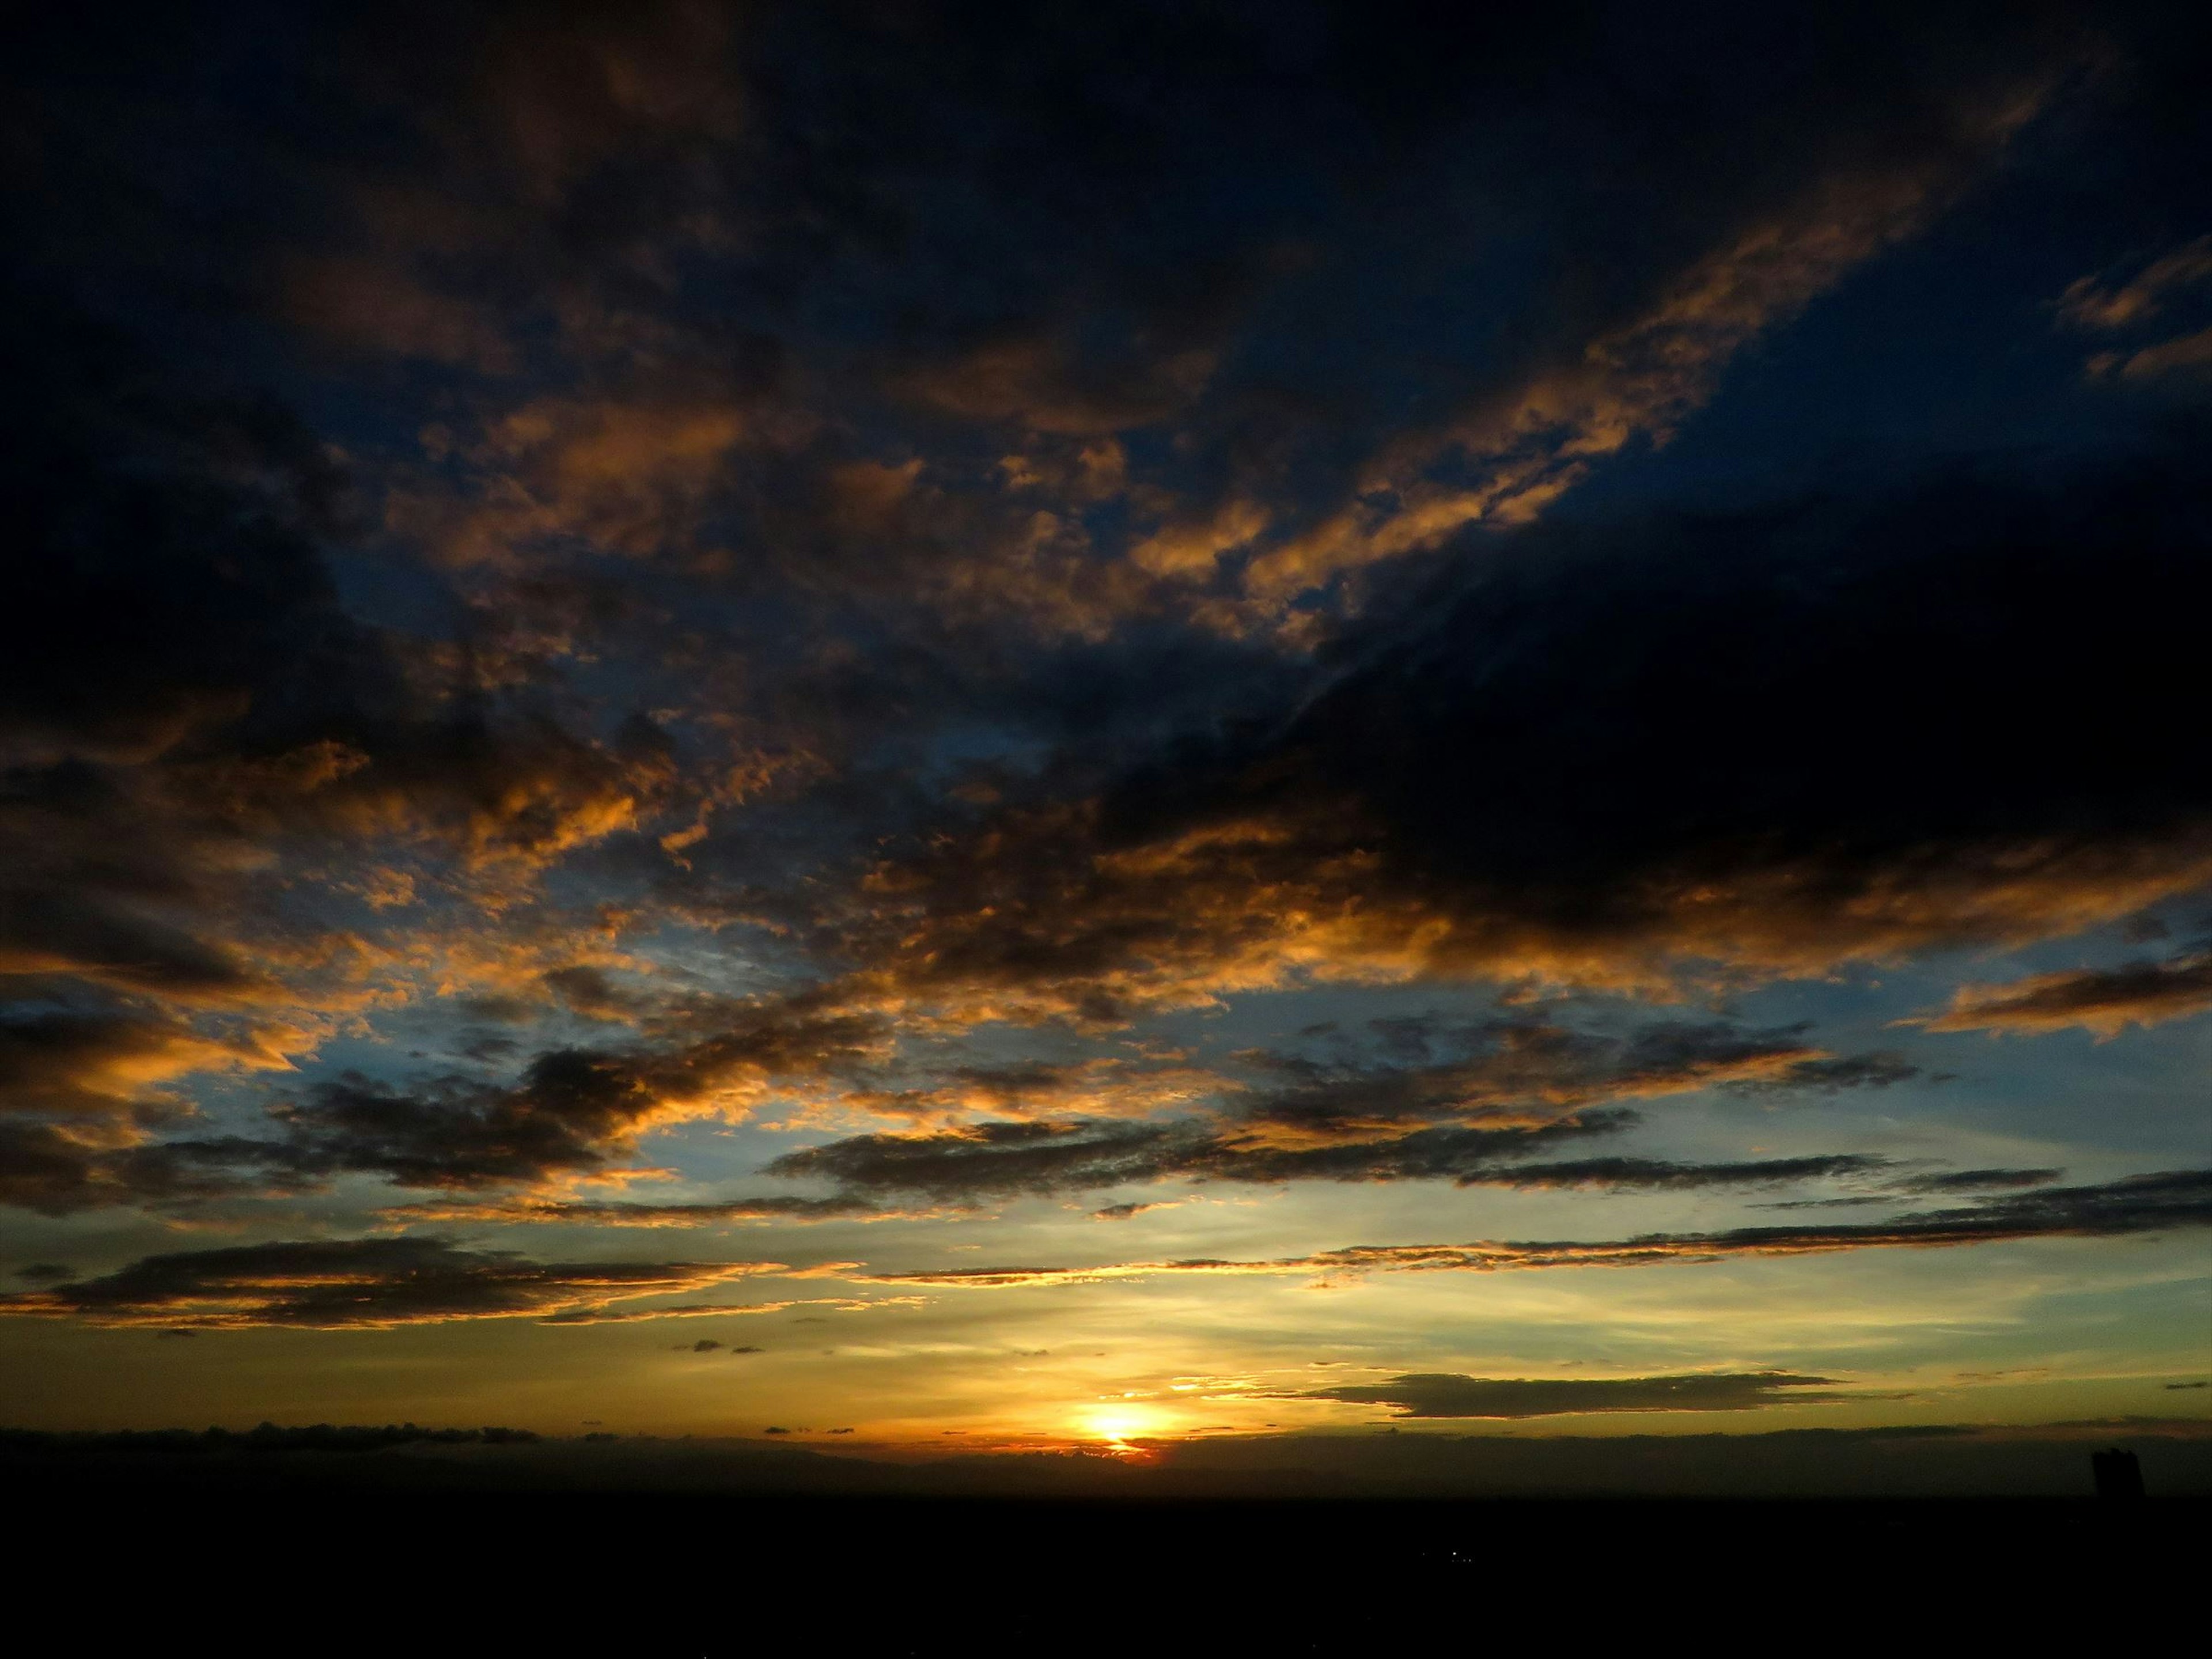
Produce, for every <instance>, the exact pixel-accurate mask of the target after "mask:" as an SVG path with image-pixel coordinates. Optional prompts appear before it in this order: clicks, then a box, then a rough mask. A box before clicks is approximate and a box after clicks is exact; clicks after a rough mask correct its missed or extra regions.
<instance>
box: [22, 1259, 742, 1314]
mask: <svg viewBox="0 0 2212 1659" xmlns="http://www.w3.org/2000/svg"><path fill="white" fill-rule="evenodd" d="M774 1265H775V1264H773V1263H766V1264H763V1263H759V1262H742V1261H738V1262H699V1261H679V1262H611V1261H599V1262H589V1261H584V1262H551V1263H542V1262H536V1261H530V1260H529V1259H527V1258H526V1257H525V1256H522V1255H518V1254H516V1253H515V1252H513V1251H506V1250H475V1249H465V1248H464V1247H462V1246H459V1245H457V1244H454V1243H451V1242H450V1241H448V1240H446V1239H442V1238H436V1237H410V1238H362V1239H309V1240H292V1241H286V1242H282V1243H268V1244H244V1245H231V1246H226V1247H223V1248H221V1249H210V1250H181V1251H175V1252H172V1253H169V1254H166V1255H149V1256H147V1257H144V1258H143V1259H142V1260H140V1261H136V1262H133V1263H132V1264H131V1266H129V1267H124V1268H121V1269H119V1270H118V1271H117V1272H115V1273H107V1274H105V1275H103V1276H101V1277H100V1278H96V1279H76V1280H71V1281H69V1282H66V1283H62V1284H58V1285H52V1286H51V1287H49V1288H47V1289H44V1290H38V1291H19V1292H17V1293H15V1294H14V1295H10V1296H7V1297H0V1315H8V1314H13V1315H19V1316H21V1315H28V1316H41V1317H50V1318H77V1319H83V1320H86V1321H88V1322H91V1323H94V1324H100V1325H155V1326H164V1327H173V1328H185V1329H192V1328H197V1329H201V1330H240V1329H248V1328H256V1327H263V1326H276V1327H287V1328H305V1329H315V1330H342V1329H350V1328H380V1327H386V1326H396V1325H416V1324H436V1323H441V1322H446V1321H449V1320H460V1319H507V1318H514V1317H518V1316H537V1317H539V1318H545V1317H551V1316H557V1315H562V1314H568V1315H572V1316H574V1315H579V1314H586V1315H587V1314H588V1313H589V1312H590V1311H591V1310H594V1309H598V1308H600V1307H602V1306H604V1305H605V1304H607V1303H610V1302H621V1301H626V1300H631V1299H635V1298H637V1297H652V1296H661V1295H665V1294H668V1293H670V1292H673V1291H696V1290H700V1289H703V1288H705V1287H707V1286H709V1285H720V1284H723V1283H726V1281H728V1280H730V1279H735V1278H738V1277H741V1276H743V1275H744V1274H747V1273H757V1272H761V1271H763V1270H766V1269H769V1268H772V1267H774Z"/></svg>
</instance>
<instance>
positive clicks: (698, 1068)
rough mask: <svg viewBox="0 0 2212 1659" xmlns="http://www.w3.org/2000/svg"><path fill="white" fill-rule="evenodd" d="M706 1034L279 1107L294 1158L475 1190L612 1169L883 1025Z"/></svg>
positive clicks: (760, 1017) (783, 1010) (824, 1068)
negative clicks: (487, 1077) (493, 1074)
mask: <svg viewBox="0 0 2212 1659" xmlns="http://www.w3.org/2000/svg"><path fill="white" fill-rule="evenodd" d="M710 1024H712V1025H714V1026H717V1027H719V1029H714V1030H710V1031H709V1033H708V1035H706V1036H701V1037H698V1038H696V1039H694V1040H692V1041H690V1042H683V1043H678V1044H675V1045H671V1046H670V1047H667V1048H641V1049H638V1050H636V1051H634V1052H617V1051H602V1050H591V1049H580V1048H568V1049H556V1050H553V1051H550V1052H549V1053H546V1054H540V1055H539V1056H538V1058H537V1059H535V1060H532V1062H531V1063H530V1065H529V1066H528V1067H527V1068H526V1071H525V1073H524V1074H523V1076H522V1078H521V1079H520V1081H519V1082H517V1083H515V1084H513V1085H506V1086H500V1085H485V1084H482V1083H478V1082H476V1081H474V1080H472V1079H466V1078H459V1077H456V1078H448V1079H434V1080H431V1081H428V1082H426V1083H422V1084H418V1085H414V1086H412V1087H401V1088H393V1087H388V1086H386V1085H379V1084H376V1083H374V1082H372V1081H371V1080H369V1079H365V1078H358V1077H349V1078H344V1079H340V1080H338V1081H337V1082H334V1083H329V1084H325V1085H320V1086H319V1087H318V1088H317V1089H316V1090H315V1091H313V1093H312V1094H311V1095H310V1096H309V1097H307V1099H306V1100H304V1101H302V1102H300V1103H295V1104H290V1105H287V1106H284V1107H281V1108H280V1109H278V1112H277V1116H278V1121H279V1122H280V1124H281V1125H282V1127H283V1129H284V1130H285V1132H286V1133H287V1136H288V1140H287V1143H286V1144H287V1147H288V1156H289V1157H290V1158H293V1159H294V1160H295V1162H296V1163H297V1164H300V1166H301V1167H303V1168H306V1169H308V1170H317V1171H336V1170H364V1171H373V1172H374V1173H377V1174H380V1175H383V1176H386V1177H388V1178H389V1179H391V1180H392V1181H394V1182H398V1183H399V1184H401V1185H405V1186H414V1187H433V1188H447V1189H453V1190H463V1191H465V1190H471V1189H474V1188H483V1187H491V1186H501V1185H513V1184H529V1183H533V1182H540V1181H544V1180H545V1179H547V1178H548V1177H550V1176H560V1175H569V1174H575V1173H579V1172H587V1171H591V1170H599V1169H602V1168H604V1167H605V1166H606V1165H607V1164H609V1163H610V1162H611V1160H612V1159H614V1158H617V1157H620V1156H622V1155H623V1154H624V1153H626V1152H629V1149H630V1148H631V1147H632V1146H634V1145H635V1141H636V1139H637V1137H638V1136H639V1135H640V1134H641V1133H645V1132H646V1131H647V1130H649V1129H652V1128H655V1127H663V1126H665V1125H666V1124H667V1123H670V1122H672V1121H677V1120H678V1119H681V1118H684V1117H686V1116H698V1115H707V1114H709V1113H713V1112H716V1111H722V1112H741V1111H742V1110H744V1109H747V1108H748V1107H750V1105H751V1104H752V1103H756V1102H757V1101H758V1100H759V1099H760V1098H761V1097H762V1096H763V1093H764V1092H765V1091H766V1090H767V1088H768V1086H769V1084H770V1083H771V1082H772V1081H775V1080H776V1079H793V1078H814V1077H820V1076H822V1075H823V1074H824V1073H828V1072H830V1071H832V1070H834V1069H835V1068H836V1067H837V1066H841V1065H851V1064H854V1063H857V1062H859V1061H860V1060H863V1059H866V1058H868V1057H871V1056H872V1055H873V1054H876V1053H877V1052H878V1049H879V1048H880V1045H881V1042H882V1036H883V1024H882V1022H881V1021H880V1020H879V1019H878V1018H874V1017H872V1016H868V1015H865V1014H848V1013H844V1012H836V1011H829V1012H807V1011H805V1010H804V1009H803V1008H801V1009H794V1008H793V1007H792V1006H788V1005H784V1004H780V1003H776V1002H774V1001H770V1002H767V1003H763V1004H760V1005H757V1006H750V1007H748V1006H732V1007H727V1008H721V1009H718V1010H716V1011H714V1016H713V1018H712V1019H711V1021H710Z"/></svg>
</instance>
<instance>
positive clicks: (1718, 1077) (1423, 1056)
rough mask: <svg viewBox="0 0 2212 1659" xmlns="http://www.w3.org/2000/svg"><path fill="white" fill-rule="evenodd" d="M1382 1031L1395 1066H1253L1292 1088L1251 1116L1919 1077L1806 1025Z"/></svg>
mask: <svg viewBox="0 0 2212 1659" xmlns="http://www.w3.org/2000/svg"><path fill="white" fill-rule="evenodd" d="M1380 1024H1383V1026H1384V1027H1385V1029H1384V1030H1381V1031H1380V1032H1378V1034H1377V1035H1378V1036H1380V1037H1381V1038H1382V1039H1383V1046H1384V1048H1385V1051H1386V1054H1389V1060H1390V1061H1391V1062H1392V1063H1386V1064H1380V1065H1378V1064H1374V1063H1361V1062H1357V1061H1355V1062H1351V1063H1342V1062H1334V1061H1329V1060H1310V1059H1307V1058H1304V1057H1303V1056H1297V1055H1290V1056H1269V1055H1259V1054H1253V1055H1246V1056H1243V1058H1244V1059H1245V1060H1247V1061H1248V1063H1249V1064H1251V1065H1253V1066H1255V1068H1257V1069H1259V1070H1261V1072H1262V1073H1263V1074H1268V1075H1272V1076H1273V1077H1275V1078H1279V1079H1283V1081H1282V1083H1281V1085H1279V1086H1277V1087H1275V1088H1272V1089H1268V1088H1262V1089H1261V1090H1259V1091H1255V1093H1254V1094H1253V1095H1251V1096H1249V1097H1247V1098H1245V1099H1244V1100H1243V1102H1241V1103H1240V1105H1239V1110H1240V1113H1241V1115H1243V1116H1245V1117H1247V1118H1249V1120H1251V1121H1255V1122H1267V1123H1274V1124H1280V1125H1285V1126H1293V1127H1297V1128H1299V1129H1301V1130H1303V1131H1304V1132H1306V1133H1312V1134H1316V1135H1319V1134H1326V1133H1332V1132H1350V1133H1358V1132H1359V1131H1360V1130H1362V1129H1367V1130H1370V1131H1371V1130H1372V1129H1374V1128H1376V1127H1381V1126H1385V1125H1390V1124H1398V1123H1404V1122H1407V1121H1413V1122H1419V1121H1431V1122H1433V1121H1439V1120H1452V1119H1457V1120H1460V1121H1466V1122H1469V1123H1476V1122H1480V1121H1481V1120H1482V1119H1483V1118H1485V1117H1486V1116H1490V1115H1497V1116H1499V1117H1510V1116H1511V1115H1513V1114H1516V1113H1527V1112H1531V1111H1544V1112H1553V1113H1564V1112H1567V1111H1571V1110H1575V1109H1580V1108H1582V1107H1585V1106H1589V1105H1592V1104H1596V1103H1602V1102H1608V1101H1618V1100H1622V1099H1634V1098H1642V1097H1650V1096H1656V1095H1667V1094H1674V1093H1679V1092H1686V1091H1691V1090H1695V1089H1700V1088H1724V1089H1729V1090H1733V1091H1741V1092H1754V1093H1768V1092H1780V1091H1790V1090H1833V1089H1841V1088H1853V1087H1869V1086H1870V1087H1883V1086H1887V1085H1889V1084H1892V1083H1895V1082H1899V1081H1903V1080H1904V1079H1908V1078H1911V1077H1913V1076H1915V1075H1917V1069H1916V1068H1915V1067H1913V1066H1910V1065H1907V1064H1905V1062H1904V1061H1902V1060H1899V1059H1897V1058H1896V1057H1894V1056H1892V1055H1886V1054H1875V1055H1857V1056H1843V1057H1838V1056H1835V1055H1831V1054H1826V1053H1825V1052H1824V1051H1822V1050H1820V1049H1818V1048H1814V1047H1812V1046H1811V1045H1810V1044H1809V1043H1808V1042H1807V1041H1806V1036H1805V1033H1806V1028H1805V1027H1803V1026H1802V1025H1801V1026H1790V1027H1785V1028H1781V1029H1778V1030H1744V1029H1742V1028H1741V1027H1739V1026H1735V1025H1732V1024H1727V1023H1725V1022H1722V1021H1709V1022H1706V1023H1704V1024H1691V1023H1687V1022H1679V1021H1660V1022H1656V1023H1652V1024H1644V1025H1641V1026H1638V1027H1637V1028H1635V1029H1634V1030H1631V1031H1629V1032H1627V1033H1626V1034H1623V1035H1614V1034H1609V1033H1600V1032H1589V1031H1578V1030H1571V1029H1568V1028H1566V1027H1564V1026H1560V1025H1557V1024H1548V1023H1546V1022H1543V1021H1539V1020H1529V1019H1519V1020H1502V1019H1501V1020H1496V1021H1492V1022H1489V1023H1487V1024H1481V1025H1475V1026H1462V1027H1458V1028H1438V1027H1437V1026H1436V1025H1435V1024H1433V1023H1425V1024H1420V1025H1419V1026H1418V1027H1417V1026H1416V1024H1415V1023H1414V1022H1411V1021H1403V1020H1401V1021H1390V1022H1381V1023H1380ZM1393 1049H1395V1053H1391V1052H1390V1051H1391V1050H1393ZM1408 1062H1413V1063H1408ZM1424 1062H1425V1063H1424Z"/></svg>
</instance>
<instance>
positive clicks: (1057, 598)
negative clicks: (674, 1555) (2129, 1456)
mask: <svg viewBox="0 0 2212 1659" xmlns="http://www.w3.org/2000/svg"><path fill="white" fill-rule="evenodd" d="M2190 11H2191V8H2188V7H2184V6H2179V5H2172V6H2159V5H2147V6H2130V5H2120V4H2114V5H2102V6H2097V7H2076V6H2050V7H2044V6H2038V5H2034V4H2029V3H2013V4H2006V5H1998V6H1970V5H1951V4H1944V3H1925V0H1921V3H1912V4H1901V5H1896V6H1885V5H1878V4H1858V5H1853V6H1850V7H1834V8H1811V9H1807V8H1800V7H1793V6H1774V5H1768V6H1762V7H1741V6H1705V5H1696V6H1688V7H1652V6H1642V5H1622V6H1617V7H1597V8H1590V7H1582V6H1576V5H1542V6H1495V7H1486V6H1464V5H1457V4H1443V3H1432V4H1411V5H1389V4H1379V3H1362V4H1356V5H1354V4H1346V5H1328V4H1320V3H1301V0H1264V3H1252V4H1234V3H1218V4H1217V3H1162V4H1157V5H1155V4H1150V3H1136V0H1117V3H1110V4H1088V5H1076V4H1070V5H1057V4H1039V5H1029V6H1018V7H1002V6H985V5H966V4H957V3H939V0H912V3H902V0H883V3H857V0H855V3H839V0H829V3H809V4H790V5H785V4H775V3H759V4H738V5H711V4H705V3H697V4H690V3H668V4H646V3H632V4H624V5H607V6H594V5H585V4H575V5H562V6H550V5H543V4H533V5H525V4H514V5H499V4H488V3H441V4H436V5H416V4H412V3H395V4H378V5H360V6H343V7H334V8H317V7H311V6H302V5H300V4H297V3H286V4H269V5H257V4H228V5H222V6H212V7H189V6H187V7H177V6H164V7H156V8H151V9H147V10H146V11H144V12H143V13H133V12H131V11H129V10H128V9H124V10H108V9H102V10H101V11H100V14H99V15H98V16H97V17H95V16H94V15H93V14H91V13H89V12H87V11H82V10H75V9H67V8H56V9H49V11H48V14H47V15H46V16H45V17H44V18H43V19H26V20H21V21H19V25H18V27H16V28H15V29H14V30H11V34H12V35H14V37H15V44H14V45H11V46H10V49H9V54H8V58H9V64H8V66H7V67H6V68H4V69H0V77H4V78H5V80H6V82H7V84H6V86H5V88H4V92H5V96H4V98H0V134H4V139H5V155H6V158H7V175H8V178H9V188H8V190H7V191H6V193H5V200H4V213H5V219H4V222H0V228H4V231H5V238H6V246H7V247H8V248H9V256H8V258H7V260H6V261H5V266H4V276H0V281H4V283H5V284H6V287H7V289H8V291H7V293H6V295H5V304H4V306H0V338H4V350H5V354H6V366H7V374H6V381H5V384H6V387H7V395H6V397H5V399H4V404H0V407H3V408H4V419H5V422H6V423H7V427H8V431H7V434H6V441H5V443H4V446H0V471H4V475H5V486H4V488H5V495H6V499H7V501H8V503H9V513H8V517H9V524H10V527H11V534H10V536H9V543H10V544H11V547H12V550H11V551H9V552H8V553H6V554H4V555H0V1278H4V1282H0V1422H3V1423H5V1424H7V1425H16V1426H25V1427H35V1428H70V1429H106V1428H120V1427H154V1426H166V1425H193V1426H200V1425H207V1424H210V1423H215V1424H230V1425H251V1424H252V1423H254V1422H257V1421H259V1420H262V1419H272V1420H274V1421H276V1422H278V1423H283V1424H295V1423H296V1424H306V1423H313V1422H317V1421H330V1422H343V1423H383V1422H386V1421H399V1420H402V1419H412V1420H415V1421H417V1422H422V1423H441V1424H443V1423H453V1424H482V1423H497V1424H504V1425H514V1426H517V1427H524V1428H529V1429H534V1430H537V1431H540V1432H541V1433H545V1434H559V1435H578V1434H581V1433H583V1432H585V1431H586V1429H587V1428H589V1429H603V1430H605V1431H610V1432H617V1433H622V1434H625V1435H630V1434H636V1433H653V1434H660V1435H677V1434H684V1433H691V1434H696V1435H700V1436H732V1437H760V1436H763V1435H765V1434H767V1433H768V1432H769V1431H771V1430H773V1431H775V1432H777V1433H778V1434H780V1435H783V1436H786V1437H787V1438H788V1440H789V1441H790V1442H792V1443H813V1444H818V1445H820V1446H821V1447H823V1449H838V1448H852V1449H864V1450H874V1451H878V1452H883V1453H888V1454H891V1455H913V1454H914V1453H915V1451H916V1450H918V1449H921V1450H927V1451H929V1452H931V1453H933V1454H935V1453H941V1452H944V1451H945V1450H946V1449H952V1448H971V1447H972V1448H975V1449H1007V1448H1034V1449H1054V1448H1066V1447H1070V1446H1081V1447H1087V1448H1091V1449H1103V1450H1105V1451H1109V1452H1115V1453H1127V1454H1128V1455H1132V1456H1139V1457H1141V1456H1143V1455H1147V1454H1146V1446H1147V1445H1148V1444H1152V1443H1171V1442H1176V1441H1188V1440H1189V1439H1191V1438H1193V1437H1206V1436H1215V1437H1220V1436H1240V1437H1241V1436H1256V1435H1262V1434H1265V1433H1267V1432H1268V1431H1273V1432H1276V1433H1279V1434H1289V1433H1297V1432H1306V1433H1319V1432H1335V1433H1344V1434H1354V1433H1356V1434H1362V1435H1371V1434H1372V1433H1373V1432H1374V1431H1375V1430H1376V1429H1377V1428H1378V1427H1381V1426H1384V1425H1395V1426H1400V1427H1401V1428H1402V1429H1403V1430H1404V1431H1406V1432H1408V1433H1412V1432H1435V1433H1449V1434H1453V1435H1464V1434H1501V1435H1502V1434H1509V1433H1510V1434H1514V1435H1528V1434H1539V1433H1550V1434H1571V1435H1578V1436H1604V1435H1612V1434H1637V1435H1649V1434H1660V1435H1665V1434H1688V1435H1698V1436H1711V1435H1714V1434H1716V1433H1725V1434H1754V1433H1759V1432H1763V1431H1769V1430H1774V1429H1796V1428H1807V1427H1831V1428H1837V1429H1870V1428H1886V1427H1891V1426H1897V1425H2049V1424H2064V1423H2078V1422H2082V1421H2086V1420H2089V1419H2195V1420H2199V1421H2201V1420H2202V1419H2205V1418H2206V1417H2207V1415H2208V1413H2212V1391H2208V1390H2207V1389H2206V1383H2207V1382H2208V1380H2212V1248H2208V1247H2212V1232H2208V1231H2206V1228H2207V1225H2208V1224H2212V1111H2209V1110H2208V1099H2207V1091H2206V1079H2207V1074H2208V1063H2212V1018H2208V1015H2209V1014H2212V745H2209V744H2208V742H2207V731H2208V720H2212V690H2208V688H2209V687H2212V680H2208V676H2207V665H2208V662H2212V467H2208V465H2207V441H2208V438H2212V192H2208V189H2207V182H2206V181H2207V179H2208V178H2212V100H2208V99H2207V98H2206V97H2205V95H2204V88H2205V85H2206V80H2205V75H2206V59H2205V58H2204V56H2203V52H2202V51H2201V48H2200V43H2199V41H2198V40H2197V35H2196V33H2195V25H2194V24H2193V22H2192V21H2191V19H2190V17H2189V15H2188V14H2189V13H2190ZM833 1434H834V1435H835V1436H836V1437H837V1438H832V1436H833ZM1715 1444H1719V1443H1715ZM1715 1455H1719V1454H1715Z"/></svg>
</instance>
